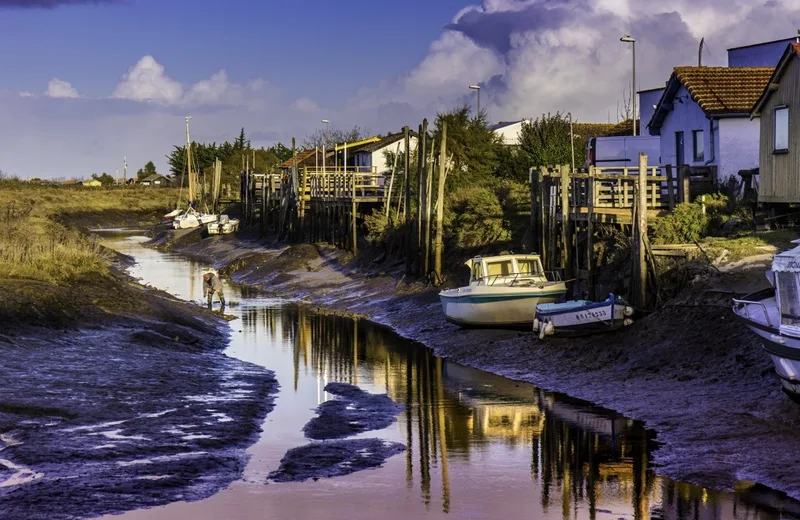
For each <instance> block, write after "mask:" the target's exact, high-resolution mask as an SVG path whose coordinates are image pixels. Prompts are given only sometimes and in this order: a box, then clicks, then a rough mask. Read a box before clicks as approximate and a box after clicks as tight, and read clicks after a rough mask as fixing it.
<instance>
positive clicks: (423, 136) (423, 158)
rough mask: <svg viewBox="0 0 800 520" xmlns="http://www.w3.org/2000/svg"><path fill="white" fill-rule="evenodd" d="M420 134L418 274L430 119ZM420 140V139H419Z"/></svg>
mask: <svg viewBox="0 0 800 520" xmlns="http://www.w3.org/2000/svg"><path fill="white" fill-rule="evenodd" d="M419 133H420V136H419V137H418V139H419V140H420V141H421V143H422V144H421V145H417V155H418V156H419V157H418V159H417V165H418V168H417V235H416V239H417V240H416V242H417V250H416V255H415V260H416V269H415V273H416V275H417V276H419V275H421V274H422V256H421V252H422V212H423V211H424V210H425V208H424V207H423V205H422V204H423V199H422V186H423V184H422V178H423V176H424V175H425V169H426V166H427V165H426V163H427V159H428V119H427V118H426V119H423V120H422V125H420V131H419ZM418 142H419V141H418Z"/></svg>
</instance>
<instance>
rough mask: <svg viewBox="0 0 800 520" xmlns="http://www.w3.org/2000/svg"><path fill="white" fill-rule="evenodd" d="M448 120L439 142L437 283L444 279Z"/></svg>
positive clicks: (435, 265) (444, 124) (435, 259)
mask: <svg viewBox="0 0 800 520" xmlns="http://www.w3.org/2000/svg"><path fill="white" fill-rule="evenodd" d="M446 157H447V121H442V135H441V142H440V143H439V189H438V190H437V194H436V239H435V242H436V245H435V246H434V260H433V269H434V271H435V272H436V283H437V284H438V283H439V281H440V280H441V279H442V239H443V236H444V231H443V229H442V223H443V221H444V184H445V181H446V180H447V170H446V168H447V159H446Z"/></svg>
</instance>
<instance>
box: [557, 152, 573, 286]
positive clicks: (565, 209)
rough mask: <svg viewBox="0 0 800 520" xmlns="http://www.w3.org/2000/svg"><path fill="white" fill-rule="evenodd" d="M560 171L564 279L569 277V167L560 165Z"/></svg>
mask: <svg viewBox="0 0 800 520" xmlns="http://www.w3.org/2000/svg"><path fill="white" fill-rule="evenodd" d="M559 170H560V173H561V268H562V269H564V277H565V279H569V278H570V271H571V268H570V263H569V242H568V240H569V167H565V166H563V165H562V166H560V167H559Z"/></svg>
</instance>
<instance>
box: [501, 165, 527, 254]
mask: <svg viewBox="0 0 800 520" xmlns="http://www.w3.org/2000/svg"><path fill="white" fill-rule="evenodd" d="M495 193H496V194H497V198H498V200H499V201H500V207H502V208H503V227H504V228H505V229H506V230H508V232H509V233H510V235H511V240H512V241H513V242H514V244H522V243H523V242H524V241H525V234H526V233H527V232H528V228H530V223H531V190H530V187H529V186H528V185H527V184H523V183H520V182H514V181H510V180H505V181H502V182H500V184H499V185H498V186H497V188H496V189H495Z"/></svg>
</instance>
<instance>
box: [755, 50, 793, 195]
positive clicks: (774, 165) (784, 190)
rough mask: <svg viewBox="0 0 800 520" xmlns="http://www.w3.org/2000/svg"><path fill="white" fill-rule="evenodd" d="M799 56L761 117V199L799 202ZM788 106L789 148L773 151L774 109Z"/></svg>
mask: <svg viewBox="0 0 800 520" xmlns="http://www.w3.org/2000/svg"><path fill="white" fill-rule="evenodd" d="M798 61H800V59H797V58H793V59H792V60H791V61H790V62H789V64H788V65H787V66H786V69H785V70H784V73H783V76H782V77H781V78H780V80H779V83H778V85H779V86H778V90H776V91H775V92H773V93H772V95H771V96H770V97H769V98H768V99H767V101H766V103H764V107H763V109H762V111H761V117H760V118H759V123H760V128H761V132H760V134H761V139H760V146H759V161H758V163H759V187H758V200H759V202H787V203H797V202H800V65H799V64H798ZM781 105H787V106H788V107H789V152H788V153H785V154H775V153H773V148H774V142H775V141H774V134H775V128H774V126H773V125H774V109H775V107H777V106H781Z"/></svg>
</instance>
